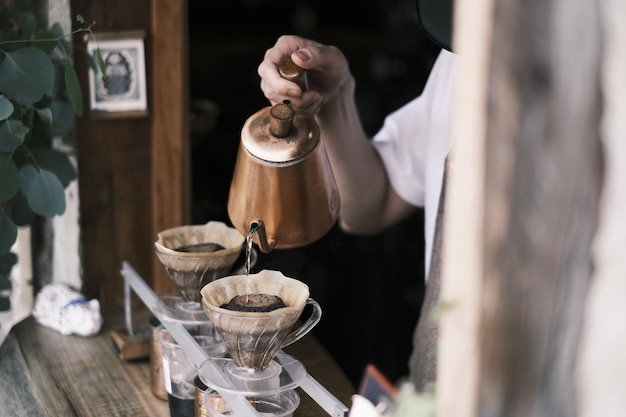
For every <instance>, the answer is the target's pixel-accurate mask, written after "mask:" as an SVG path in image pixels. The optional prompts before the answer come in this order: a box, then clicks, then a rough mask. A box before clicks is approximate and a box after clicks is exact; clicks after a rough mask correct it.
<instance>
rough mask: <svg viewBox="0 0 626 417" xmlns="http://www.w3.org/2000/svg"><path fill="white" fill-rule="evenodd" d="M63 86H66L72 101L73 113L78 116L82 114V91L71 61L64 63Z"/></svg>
mask: <svg viewBox="0 0 626 417" xmlns="http://www.w3.org/2000/svg"><path fill="white" fill-rule="evenodd" d="M65 87H66V88H67V95H68V96H69V98H70V102H71V103H72V108H73V109H74V113H76V114H77V115H78V116H82V115H83V93H82V91H81V89H80V83H79V82H78V75H76V71H75V70H74V66H73V65H72V63H71V62H69V61H67V62H66V63H65Z"/></svg>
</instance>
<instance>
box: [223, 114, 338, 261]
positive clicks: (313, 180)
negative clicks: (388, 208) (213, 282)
mask: <svg viewBox="0 0 626 417" xmlns="http://www.w3.org/2000/svg"><path fill="white" fill-rule="evenodd" d="M338 213H339V192H338V191H337V186H336V184H335V179H334V177H333V173H332V170H331V167H330V162H329V160H328V156H327V154H326V148H325V147H324V142H323V140H322V137H321V135H320V129H319V126H318V125H317V123H316V122H315V120H314V119H313V117H311V116H309V115H308V114H305V113H304V112H300V111H296V110H295V109H293V108H292V107H291V105H290V103H289V102H284V103H279V104H276V105H274V106H270V107H266V108H263V109H261V110H260V111H258V112H257V113H255V114H254V115H252V116H251V117H250V118H248V120H247V121H246V122H245V124H244V126H243V129H242V132H241V143H240V145H239V152H238V155H237V161H236V164H235V171H234V174H233V178H232V182H231V186H230V194H229V197H228V214H229V216H230V220H231V222H232V224H233V226H234V227H235V228H236V229H237V230H239V231H240V232H241V233H242V234H243V235H244V236H248V235H249V234H252V231H253V230H256V233H253V234H252V235H253V236H252V238H253V241H254V242H255V243H256V244H257V245H259V248H260V249H261V251H262V252H264V253H269V252H271V251H272V250H274V249H288V248H295V247H300V246H304V245H306V244H309V243H312V242H314V241H315V240H317V239H319V238H321V237H322V236H324V235H325V234H326V233H327V232H328V231H329V230H330V229H331V228H332V227H333V225H334V223H335V222H336V220H337V216H338Z"/></svg>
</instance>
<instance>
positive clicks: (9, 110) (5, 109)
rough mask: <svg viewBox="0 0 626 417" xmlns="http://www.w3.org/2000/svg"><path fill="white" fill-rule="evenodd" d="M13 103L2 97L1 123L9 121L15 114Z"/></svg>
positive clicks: (0, 107) (0, 97)
mask: <svg viewBox="0 0 626 417" xmlns="http://www.w3.org/2000/svg"><path fill="white" fill-rule="evenodd" d="M13 110H14V107H13V103H11V100H9V99H8V98H6V97H5V96H3V95H0V121H2V120H5V119H7V118H8V117H9V116H10V115H12V114H13Z"/></svg>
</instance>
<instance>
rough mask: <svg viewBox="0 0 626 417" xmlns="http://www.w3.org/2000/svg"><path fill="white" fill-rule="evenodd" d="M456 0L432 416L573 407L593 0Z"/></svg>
mask: <svg viewBox="0 0 626 417" xmlns="http://www.w3.org/2000/svg"><path fill="white" fill-rule="evenodd" d="M469 3H473V2H465V1H464V0H460V1H458V2H457V5H458V9H457V12H458V13H457V26H456V29H455V30H456V33H455V36H456V38H455V40H457V41H458V46H459V49H458V50H459V52H460V54H461V65H460V71H461V74H460V82H459V86H458V88H459V96H458V102H457V104H458V106H457V112H458V113H457V115H456V119H455V128H454V132H455V141H456V142H455V149H454V151H453V157H452V166H453V168H454V169H453V170H452V171H451V182H450V187H449V193H450V194H449V195H450V198H449V199H448V206H447V207H446V209H447V217H446V221H447V222H448V224H447V226H446V229H445V230H446V237H445V247H444V256H445V258H444V277H443V290H442V291H443V295H442V306H443V317H442V323H441V340H440V344H441V347H440V373H439V375H440V379H439V381H438V385H437V388H438V402H439V415H440V416H456V417H458V416H475V415H481V416H483V415H486V416H507V417H515V416H526V417H528V416H575V415H577V414H578V403H577V399H579V398H580V397H579V395H580V392H579V391H578V382H577V378H576V377H577V375H578V366H579V362H578V360H579V355H580V350H579V348H580V346H581V341H582V323H583V321H584V317H585V315H584V314H585V311H586V307H587V305H586V303H587V297H588V290H589V288H590V286H591V285H592V284H593V272H594V268H593V257H592V248H593V242H594V237H595V235H596V232H597V227H598V222H599V212H600V211H599V206H600V197H601V191H602V185H603V180H604V176H603V175H604V172H603V171H604V160H603V148H602V142H601V138H600V126H601V121H602V119H601V117H602V110H603V107H604V106H603V100H602V95H601V85H600V79H601V63H602V51H603V44H602V37H601V34H602V31H601V16H600V8H599V4H598V3H597V2H593V1H592V2H589V1H582V0H576V1H572V2H567V4H565V2H560V1H556V0H553V1H546V2H544V1H535V2H531V3H528V2H524V1H521V0H518V1H513V2H511V1H508V0H494V2H493V5H483V8H478V10H476V8H474V9H473V10H472V11H470V8H469ZM471 20H477V21H479V22H481V23H482V24H484V25H485V27H483V28H482V29H479V30H477V31H471V30H468V29H471V28H475V26H472V23H469V22H470V21H471ZM581 28H584V32H582V33H581ZM583 33H584V34H583ZM464 61H466V62H464ZM461 113H465V114H461ZM590 415H591V414H590ZM595 415H598V414H595Z"/></svg>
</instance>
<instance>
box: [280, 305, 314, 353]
mask: <svg viewBox="0 0 626 417" xmlns="http://www.w3.org/2000/svg"><path fill="white" fill-rule="evenodd" d="M306 304H307V305H310V306H312V307H313V311H312V312H311V315H310V316H309V318H308V319H307V320H306V321H305V322H303V323H302V324H301V325H300V326H299V327H298V328H296V329H295V330H293V331H292V332H291V333H289V334H288V335H287V337H285V340H283V343H282V345H280V347H281V348H284V347H287V346H289V345H290V344H292V343H294V342H297V341H298V340H300V339H302V337H303V336H304V335H306V334H307V333H308V332H310V331H311V330H312V329H313V327H315V325H316V324H317V323H319V321H320V319H321V318H322V307H320V305H319V303H318V302H317V301H315V300H314V299H312V298H308V299H307V300H306Z"/></svg>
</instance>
